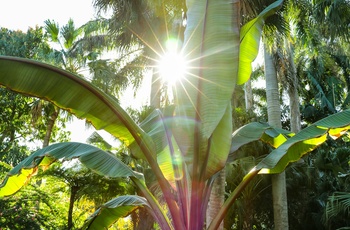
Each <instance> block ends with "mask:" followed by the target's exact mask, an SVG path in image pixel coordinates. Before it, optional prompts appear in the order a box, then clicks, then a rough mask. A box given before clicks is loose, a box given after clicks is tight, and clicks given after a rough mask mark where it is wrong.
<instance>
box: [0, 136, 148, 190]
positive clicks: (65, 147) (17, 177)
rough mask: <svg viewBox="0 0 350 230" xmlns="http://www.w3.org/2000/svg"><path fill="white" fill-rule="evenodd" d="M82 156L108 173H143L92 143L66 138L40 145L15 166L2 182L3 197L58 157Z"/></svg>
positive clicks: (93, 165) (118, 175)
mask: <svg viewBox="0 0 350 230" xmlns="http://www.w3.org/2000/svg"><path fill="white" fill-rule="evenodd" d="M74 158H78V159H79V160H80V162H81V163H83V164H84V165H85V166H86V167H87V168H89V169H91V170H93V171H95V172H97V173H99V174H101V175H104V176H107V177H136V178H139V179H143V176H142V175H141V174H138V173H137V172H134V171H132V170H131V169H130V168H129V167H128V166H127V165H125V164H124V163H123V162H121V161H120V160H119V159H118V158H116V157H115V156H114V155H112V154H110V153H107V152H105V151H103V150H101V149H99V148H96V147H94V146H91V145H87V144H82V143H75V142H66V143H58V144H53V145H50V146H48V147H46V148H43V149H40V150H38V151H36V152H34V153H33V154H31V155H30V156H29V157H27V158H26V159H24V160H23V161H22V162H21V163H19V164H18V165H17V166H16V167H14V168H13V169H12V170H11V171H10V172H9V173H8V174H7V176H6V178H5V180H4V181H3V183H2V184H1V185H0V197H2V196H8V195H11V194H13V193H15V192H17V191H18V190H19V189H20V188H21V187H22V186H24V185H25V184H26V183H27V182H28V181H29V180H30V178H31V177H32V176H33V175H35V174H36V173H37V171H38V170H39V168H43V169H46V168H47V167H49V166H50V165H51V164H52V163H53V162H55V161H57V160H72V159H74Z"/></svg>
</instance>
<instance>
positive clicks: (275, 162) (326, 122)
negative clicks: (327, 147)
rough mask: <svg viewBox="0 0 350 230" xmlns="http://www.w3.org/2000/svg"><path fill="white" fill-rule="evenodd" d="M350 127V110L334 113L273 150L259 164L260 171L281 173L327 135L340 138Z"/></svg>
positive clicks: (325, 138) (257, 167)
mask: <svg viewBox="0 0 350 230" xmlns="http://www.w3.org/2000/svg"><path fill="white" fill-rule="evenodd" d="M349 129H350V110H345V111H343V112H340V113H337V114H333V115H331V116H329V117H326V118H324V119H322V120H320V121H318V122H315V123H314V124H312V125H310V126H309V127H307V128H305V129H303V130H302V131H300V132H299V133H297V134H296V135H294V136H293V137H291V138H289V139H288V140H287V141H286V142H284V143H283V144H282V145H281V146H279V147H278V148H277V149H275V150H273V151H272V152H271V153H270V154H269V155H268V156H267V157H266V158H264V159H263V160H262V161H261V162H260V163H259V164H258V165H257V166H256V170H260V173H280V172H282V171H283V170H284V169H285V167H287V165H288V164H289V163H291V162H295V161H298V160H299V159H300V158H301V157H302V156H303V155H304V154H306V153H308V152H310V151H312V150H314V149H315V148H316V147H317V146H319V145H320V144H322V143H324V142H325V141H326V140H327V136H328V135H330V136H331V137H332V138H338V137H340V136H341V135H343V134H344V133H345V132H346V131H348V130H349Z"/></svg>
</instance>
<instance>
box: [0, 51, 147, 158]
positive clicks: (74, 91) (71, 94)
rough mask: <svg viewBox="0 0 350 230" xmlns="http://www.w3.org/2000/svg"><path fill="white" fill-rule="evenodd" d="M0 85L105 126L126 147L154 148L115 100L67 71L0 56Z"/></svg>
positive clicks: (100, 127)
mask: <svg viewBox="0 0 350 230" xmlns="http://www.w3.org/2000/svg"><path fill="white" fill-rule="evenodd" d="M0 85H3V86H5V87H7V88H9V89H11V90H13V91H16V92H19V93H23V94H26V95H29V96H34V97H39V98H42V99H45V100H48V101H51V102H53V103H54V104H56V105H57V106H58V107H60V108H63V109H65V110H68V111H69V112H71V113H73V114H75V115H76V116H77V117H79V118H85V119H86V120H87V121H89V122H91V123H92V124H93V125H94V126H95V128H96V129H105V130H106V131H107V132H109V133H111V134H112V135H113V136H115V137H116V138H118V139H119V140H121V141H122V142H124V144H126V145H127V146H128V145H130V144H131V143H132V142H134V141H135V142H136V143H137V144H138V145H141V143H142V148H143V149H147V150H148V152H152V151H153V150H152V144H151V142H152V141H151V140H150V139H149V137H148V136H147V134H145V133H144V132H143V130H142V129H140V128H139V127H138V126H137V125H136V123H135V122H134V121H133V120H132V119H131V118H130V117H129V115H128V114H127V113H126V112H125V111H124V110H123V109H122V108H121V107H120V106H119V104H118V103H117V101H116V100H115V99H113V98H111V97H110V96H108V95H106V94H104V93H103V92H101V91H100V90H98V89H97V88H96V87H94V86H93V85H91V84H90V83H88V82H87V81H85V80H84V79H82V78H80V77H77V76H75V75H73V74H71V73H69V72H66V71H64V70H61V69H59V68H56V67H53V66H50V65H46V64H44V63H40V62H36V61H32V60H28V59H22V58H14V57H4V56H0ZM62 92H65V93H62ZM140 152H141V151H140ZM139 157H142V156H139Z"/></svg>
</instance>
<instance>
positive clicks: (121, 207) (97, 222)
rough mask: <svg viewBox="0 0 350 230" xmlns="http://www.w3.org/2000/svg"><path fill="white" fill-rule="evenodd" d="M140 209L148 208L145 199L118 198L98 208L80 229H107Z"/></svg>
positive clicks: (136, 197)
mask: <svg viewBox="0 0 350 230" xmlns="http://www.w3.org/2000/svg"><path fill="white" fill-rule="evenodd" d="M140 207H149V205H148V202H147V201H146V199H145V198H143V197H140V196H133V195H128V196H119V197H117V198H114V199H113V200H110V201H108V202H107V203H105V204H103V205H102V206H101V207H100V208H98V209H97V210H96V211H95V212H94V213H93V214H92V215H91V216H90V217H89V218H88V219H87V220H86V221H85V223H84V225H83V227H82V229H89V230H100V229H107V228H108V227H110V226H111V225H112V224H113V223H115V222H116V221H118V219H119V218H123V217H126V216H128V215H129V214H131V213H132V212H133V211H135V210H136V209H138V208H140Z"/></svg>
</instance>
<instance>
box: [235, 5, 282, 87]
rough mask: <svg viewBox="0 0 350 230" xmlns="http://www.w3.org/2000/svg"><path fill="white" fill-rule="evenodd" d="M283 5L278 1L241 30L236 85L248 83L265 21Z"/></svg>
mask: <svg viewBox="0 0 350 230" xmlns="http://www.w3.org/2000/svg"><path fill="white" fill-rule="evenodd" d="M282 4H283V0H278V1H275V2H274V3H272V4H271V5H269V6H268V7H267V8H265V9H264V10H263V11H262V12H261V13H260V14H259V15H258V16H257V17H256V18H254V19H253V20H251V21H249V22H248V23H247V24H245V25H244V26H243V27H242V28H241V33H240V37H241V39H240V40H241V46H240V52H239V68H238V79H237V84H239V85H241V84H243V83H245V82H246V81H248V79H249V78H250V74H251V73H252V66H251V64H252V62H253V61H254V60H255V58H256V57H257V56H258V52H259V44H260V38H261V32H262V29H263V27H264V24H265V20H266V19H267V18H268V17H269V16H271V15H273V14H274V13H275V12H276V11H277V10H278V9H279V8H280V7H281V6H282Z"/></svg>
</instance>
